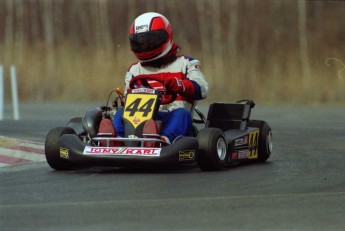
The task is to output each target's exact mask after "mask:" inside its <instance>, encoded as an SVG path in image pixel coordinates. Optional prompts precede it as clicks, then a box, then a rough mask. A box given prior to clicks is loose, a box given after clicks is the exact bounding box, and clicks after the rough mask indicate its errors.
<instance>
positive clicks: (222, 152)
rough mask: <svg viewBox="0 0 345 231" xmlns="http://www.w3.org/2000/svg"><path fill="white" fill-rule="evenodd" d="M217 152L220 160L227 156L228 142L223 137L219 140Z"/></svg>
mask: <svg viewBox="0 0 345 231" xmlns="http://www.w3.org/2000/svg"><path fill="white" fill-rule="evenodd" d="M217 154H218V158H219V159H220V160H224V159H225V157H226V142H225V140H224V139H223V138H221V139H218V141H217Z"/></svg>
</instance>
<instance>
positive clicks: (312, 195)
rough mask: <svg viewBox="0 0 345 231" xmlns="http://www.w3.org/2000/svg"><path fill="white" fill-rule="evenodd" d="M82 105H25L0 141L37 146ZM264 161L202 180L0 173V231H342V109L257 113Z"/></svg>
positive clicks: (20, 170) (264, 109)
mask: <svg viewBox="0 0 345 231" xmlns="http://www.w3.org/2000/svg"><path fill="white" fill-rule="evenodd" d="M88 107H89V106H88V105H80V106H76V107H71V106H70V105H51V104H47V105H28V106H22V107H21V110H22V111H21V114H22V120H21V121H18V122H15V121H12V120H11V119H9V115H6V116H7V117H8V118H7V119H6V120H5V121H0V131H1V133H0V135H6V136H10V137H16V138H24V139H30V140H33V141H38V142H44V137H45V135H46V133H47V132H48V131H49V129H51V128H52V127H56V126H60V125H65V123H66V122H67V121H68V120H69V119H70V118H71V117H74V116H81V115H82V114H83V113H84V112H85V110H86V109H87V108H88ZM252 118H254V119H264V120H266V121H268V122H269V123H270V125H271V127H272V129H273V134H274V151H273V155H272V156H271V158H270V159H269V161H268V162H266V163H264V164H257V165H245V166H237V167H233V168H230V169H228V170H225V171H222V172H201V171H200V170H199V169H198V168H192V169H182V170H175V171H144V170H123V169H122V170H121V169H109V168H107V169H91V170H83V171H68V172H57V171H53V170H52V169H50V168H49V166H48V165H47V164H46V163H45V162H37V163H33V164H22V165H17V166H14V167H2V168H0V230H342V231H344V230H345V219H344V217H345V168H344V167H345V109H344V107H342V108H337V107H292V106H283V105H282V106H275V107H274V106H262V105H257V106H256V108H254V110H253V113H252Z"/></svg>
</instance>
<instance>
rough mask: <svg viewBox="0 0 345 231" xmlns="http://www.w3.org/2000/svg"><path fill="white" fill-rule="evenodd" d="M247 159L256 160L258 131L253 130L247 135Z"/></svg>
mask: <svg viewBox="0 0 345 231" xmlns="http://www.w3.org/2000/svg"><path fill="white" fill-rule="evenodd" d="M248 144H249V148H248V149H249V157H248V159H257V158H258V148H259V130H255V131H253V132H251V133H249V142H248Z"/></svg>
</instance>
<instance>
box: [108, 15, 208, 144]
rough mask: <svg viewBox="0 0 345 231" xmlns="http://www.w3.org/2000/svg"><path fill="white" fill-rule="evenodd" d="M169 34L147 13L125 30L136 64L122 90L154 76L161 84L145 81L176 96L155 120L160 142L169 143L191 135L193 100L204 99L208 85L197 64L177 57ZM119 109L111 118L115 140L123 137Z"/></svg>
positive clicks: (158, 18)
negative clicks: (133, 81) (158, 123)
mask: <svg viewBox="0 0 345 231" xmlns="http://www.w3.org/2000/svg"><path fill="white" fill-rule="evenodd" d="M172 36H173V31H172V27H171V24H170V23H169V21H168V19H167V18H166V17H165V16H163V15H161V14H158V13H154V12H149V13H144V14H142V15H140V16H139V17H137V18H136V19H135V20H134V22H133V23H132V25H131V27H130V30H129V41H130V47H131V50H132V52H133V53H134V55H135V56H136V57H137V59H138V62H137V63H135V64H133V65H131V66H130V68H129V70H128V71H127V73H126V76H125V84H126V90H128V89H129V82H130V80H131V79H132V78H133V77H136V76H139V75H142V76H152V75H154V76H158V77H159V78H160V79H162V83H163V86H162V84H161V83H158V82H156V81H153V80H149V84H150V85H151V86H152V87H154V88H156V89H159V88H161V89H162V88H163V87H165V88H166V89H170V90H171V91H172V92H174V93H177V94H178V95H177V98H176V100H175V101H174V102H172V103H170V104H167V105H161V109H162V107H163V109H164V110H160V111H159V112H158V116H157V118H156V119H157V120H160V121H162V129H161V139H162V140H163V141H165V142H167V143H172V142H173V141H174V140H175V139H176V138H178V137H179V136H188V135H192V114H191V112H192V110H193V105H194V104H195V101H196V100H201V99H204V98H206V97H207V94H208V84H207V82H206V80H205V77H204V75H203V73H202V72H201V71H200V62H199V61H198V60H196V59H194V58H192V57H187V56H183V55H179V52H180V47H179V46H178V45H177V44H176V43H174V42H173V39H172ZM120 109H123V108H119V110H118V111H117V113H116V114H115V117H114V120H113V125H114V127H115V130H116V133H117V136H121V137H123V136H124V126H123V122H122V120H121V118H122V114H123V110H120Z"/></svg>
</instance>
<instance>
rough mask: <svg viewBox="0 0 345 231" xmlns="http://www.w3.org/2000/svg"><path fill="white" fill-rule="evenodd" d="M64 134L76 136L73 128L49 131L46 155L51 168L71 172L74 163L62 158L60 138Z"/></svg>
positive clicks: (59, 128)
mask: <svg viewBox="0 0 345 231" xmlns="http://www.w3.org/2000/svg"><path fill="white" fill-rule="evenodd" d="M64 134H76V133H75V131H74V130H73V128H70V127H57V128H53V129H52V130H50V131H49V133H48V135H47V137H46V141H45V155H46V159H47V162H48V164H49V166H50V167H52V168H53V169H55V170H71V169H73V165H72V163H70V162H69V161H68V160H66V159H63V158H61V157H60V145H59V140H60V137H61V136H62V135H64Z"/></svg>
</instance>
